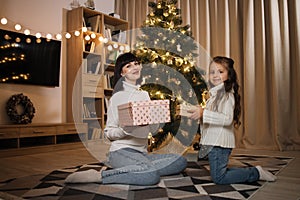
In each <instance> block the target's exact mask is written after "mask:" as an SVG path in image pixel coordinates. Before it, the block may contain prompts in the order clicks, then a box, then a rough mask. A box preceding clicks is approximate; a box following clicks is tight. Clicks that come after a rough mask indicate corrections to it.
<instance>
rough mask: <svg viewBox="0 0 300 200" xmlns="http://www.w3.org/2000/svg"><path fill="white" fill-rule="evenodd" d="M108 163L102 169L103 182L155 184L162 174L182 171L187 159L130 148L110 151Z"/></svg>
mask: <svg viewBox="0 0 300 200" xmlns="http://www.w3.org/2000/svg"><path fill="white" fill-rule="evenodd" d="M108 165H109V166H110V167H112V168H113V169H110V170H105V171H102V183H103V184H108V183H119V184H131V185H153V184H156V183H158V182H159V181H160V176H165V175H171V174H177V173H180V172H181V171H182V170H184V169H185V168H186V166H187V160H186V159H185V158H184V157H182V156H180V155H176V154H148V153H142V152H139V151H136V150H134V149H130V148H124V149H120V150H117V151H113V152H109V155H108Z"/></svg>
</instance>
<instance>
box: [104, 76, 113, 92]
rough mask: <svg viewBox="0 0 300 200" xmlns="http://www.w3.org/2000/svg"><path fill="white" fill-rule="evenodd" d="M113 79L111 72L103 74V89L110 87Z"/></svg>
mask: <svg viewBox="0 0 300 200" xmlns="http://www.w3.org/2000/svg"><path fill="white" fill-rule="evenodd" d="M113 79H114V76H113V73H112V74H111V73H107V74H104V82H103V87H104V89H112V86H113Z"/></svg>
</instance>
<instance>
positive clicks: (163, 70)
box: [134, 0, 207, 151]
mask: <svg viewBox="0 0 300 200" xmlns="http://www.w3.org/2000/svg"><path fill="white" fill-rule="evenodd" d="M176 4H177V0H161V1H158V2H157V3H155V2H149V4H148V5H149V7H150V8H151V12H150V13H149V14H148V15H147V19H146V20H145V21H144V23H143V25H142V27H141V29H140V30H141V32H142V34H141V35H140V36H138V37H137V42H136V45H135V49H134V53H135V55H136V56H137V57H138V58H139V59H140V60H141V63H142V64H143V78H144V84H143V85H142V87H141V88H142V89H143V90H146V91H148V92H149V94H150V97H151V99H169V100H170V102H171V103H170V110H171V122H170V123H166V124H162V125H161V127H160V129H159V132H158V133H157V134H156V135H155V136H153V137H152V138H149V139H150V140H151V142H150V144H149V145H150V148H149V149H150V151H151V150H153V149H158V148H159V147H160V145H161V144H163V143H164V141H165V140H166V138H168V137H169V136H170V135H171V136H175V137H176V138H177V140H178V141H180V143H182V145H184V146H189V145H190V143H191V140H192V139H193V138H192V137H194V136H195V134H196V133H197V132H198V127H199V125H198V122H197V121H193V120H191V119H189V118H187V117H183V116H180V115H179V112H178V107H179V105H181V104H183V103H187V104H193V105H197V104H200V103H202V93H203V92H204V91H205V90H206V88H207V87H206V83H205V81H204V79H203V74H204V71H203V70H200V68H199V67H197V66H196V61H195V58H197V57H198V53H197V49H198V45H197V43H196V42H195V41H194V39H193V37H192V34H191V31H190V26H189V25H185V26H182V25H181V24H182V17H181V10H180V9H179V8H177V7H176Z"/></svg>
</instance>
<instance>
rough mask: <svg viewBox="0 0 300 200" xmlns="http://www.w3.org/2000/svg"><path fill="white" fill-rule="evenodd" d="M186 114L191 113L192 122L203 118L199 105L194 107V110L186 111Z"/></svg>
mask: <svg viewBox="0 0 300 200" xmlns="http://www.w3.org/2000/svg"><path fill="white" fill-rule="evenodd" d="M187 112H188V113H191V115H190V118H191V119H194V120H199V119H200V118H202V117H203V108H202V107H201V106H200V105H199V106H196V108H193V109H191V110H188V111H187Z"/></svg>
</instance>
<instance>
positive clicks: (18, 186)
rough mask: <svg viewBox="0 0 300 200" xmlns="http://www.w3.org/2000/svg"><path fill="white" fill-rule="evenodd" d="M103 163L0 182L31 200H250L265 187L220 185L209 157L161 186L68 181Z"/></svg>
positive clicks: (278, 162) (252, 159)
mask: <svg viewBox="0 0 300 200" xmlns="http://www.w3.org/2000/svg"><path fill="white" fill-rule="evenodd" d="M292 159H293V158H290V157H270V156H255V155H251V156H249V155H233V156H232V157H231V158H230V162H229V166H230V167H247V166H256V165H261V166H263V167H264V168H265V169H267V170H268V171H270V172H271V173H273V174H277V173H278V172H279V171H280V170H281V169H283V168H284V167H285V166H286V165H287V164H288V163H289V162H290V161H291V160H292ZM102 166H103V164H102V163H91V164H86V165H80V166H74V167H70V168H64V169H57V170H55V171H52V172H51V173H49V174H40V175H33V176H27V177H21V178H15V179H10V180H6V181H3V182H0V192H5V193H8V194H10V195H14V196H16V197H21V198H23V199H31V200H81V199H82V200H100V199H101V200H121V199H132V200H143V199H151V200H173V199H174V200H175V199H182V200H194V199H195V200H196V199H197V200H226V199H227V200H229V199H247V198H249V197H250V196H251V195H252V194H254V193H255V192H256V191H258V190H259V188H261V187H262V186H263V184H264V183H265V182H263V181H258V182H254V183H247V184H230V185H216V184H214V183H213V182H212V181H211V178H210V175H209V165H208V161H207V160H199V161H189V162H188V166H187V168H186V169H185V170H184V171H183V172H182V173H180V174H177V175H173V176H165V177H162V179H161V181H160V183H159V184H157V185H153V186H135V185H121V184H108V185H103V184H97V183H88V184H86V183H85V184H65V183H64V179H65V178H66V177H67V176H68V175H69V174H70V173H72V172H75V171H83V170H88V169H96V170H100V169H101V167H102Z"/></svg>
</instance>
